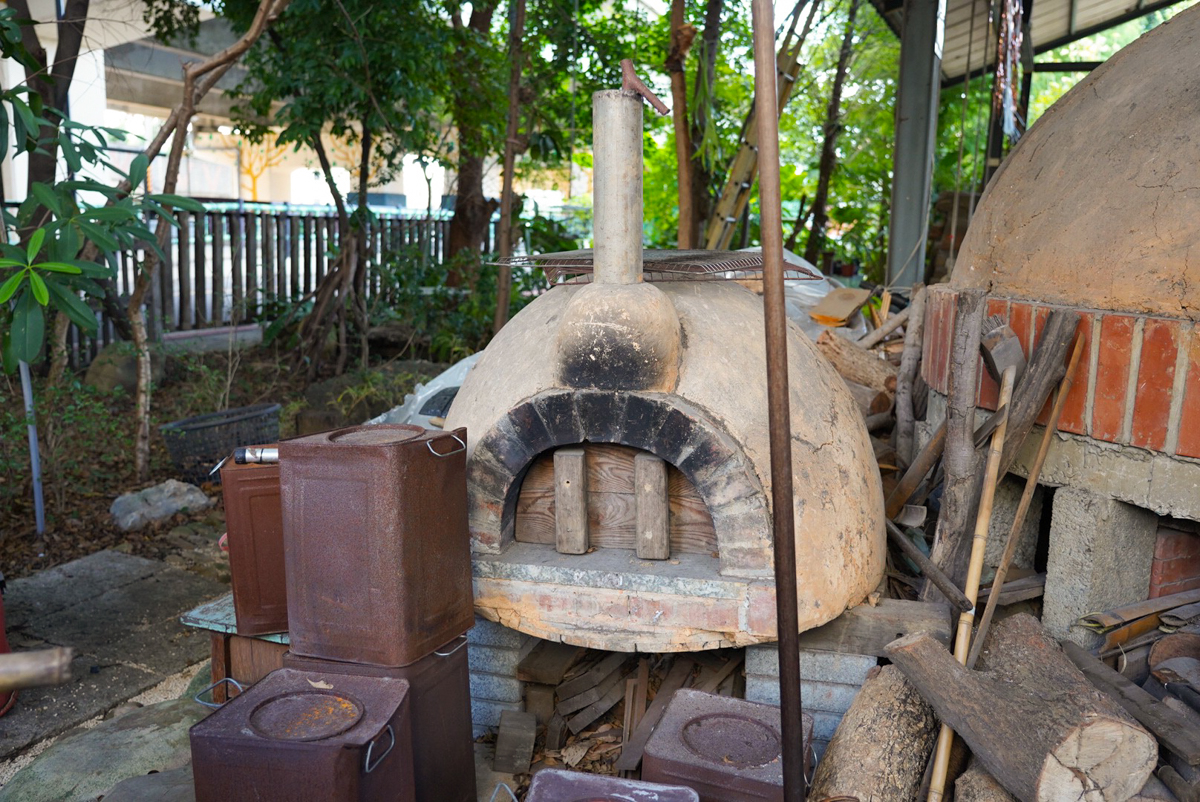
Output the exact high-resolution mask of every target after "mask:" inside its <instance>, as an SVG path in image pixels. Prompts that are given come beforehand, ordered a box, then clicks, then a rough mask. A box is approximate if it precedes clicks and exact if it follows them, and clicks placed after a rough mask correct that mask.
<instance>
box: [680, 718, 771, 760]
mask: <svg viewBox="0 0 1200 802" xmlns="http://www.w3.org/2000/svg"><path fill="white" fill-rule="evenodd" d="M681 735H682V740H683V743H684V745H685V746H687V748H688V749H689V750H691V752H692V754H694V755H696V756H697V757H701V758H704V759H705V760H711V761H714V762H718V763H724V764H727V765H733V766H738V767H740V768H748V767H750V766H763V765H766V764H767V763H770V762H771V761H772V760H775V759H776V758H778V757H779V756H780V753H781V745H780V744H781V741H780V737H779V733H778V732H776V731H775V728H774V727H771V726H769V725H767V724H764V723H763V722H761V721H756V720H755V719H752V718H750V717H749V716H739V715H731V714H728V713H710V714H708V715H705V716H696V717H695V718H693V719H691V720H690V721H688V722H687V723H686V724H684V725H683V730H682V732H681Z"/></svg>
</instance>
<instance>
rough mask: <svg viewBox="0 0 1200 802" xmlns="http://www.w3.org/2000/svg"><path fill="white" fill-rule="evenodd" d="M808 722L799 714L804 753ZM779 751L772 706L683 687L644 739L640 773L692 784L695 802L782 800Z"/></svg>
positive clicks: (777, 725)
mask: <svg viewBox="0 0 1200 802" xmlns="http://www.w3.org/2000/svg"><path fill="white" fill-rule="evenodd" d="M812 726H813V725H812V717H811V716H809V715H808V714H805V715H804V719H803V726H802V730H803V733H804V753H805V755H806V756H808V755H809V754H810V753H809V749H810V747H811V744H812ZM782 754H783V750H782V738H781V735H780V719H779V708H778V707H775V706H774V705H764V704H759V703H757V702H747V701H746V700H745V699H733V698H730V697H727V696H717V695H715V694H711V693H704V692H702V691H695V690H690V689H685V690H680V691H676V692H675V694H674V695H673V696H672V697H671V700H670V701H669V702H667V708H666V710H664V711H663V717H662V720H661V721H660V722H659V724H658V727H657V728H656V729H655V730H654V734H653V735H651V736H650V740H649V741H648V742H647V743H646V751H645V753H644V754H643V756H642V779H644V780H649V781H651V782H658V783H674V784H677V785H686V786H687V787H689V788H694V789H695V790H696V791H697V793H699V794H700V802H752V801H753V802H757V801H758V800H765V801H767V802H783V765H782V762H781V759H782ZM805 762H806V763H809V762H811V759H808V758H806V761H805Z"/></svg>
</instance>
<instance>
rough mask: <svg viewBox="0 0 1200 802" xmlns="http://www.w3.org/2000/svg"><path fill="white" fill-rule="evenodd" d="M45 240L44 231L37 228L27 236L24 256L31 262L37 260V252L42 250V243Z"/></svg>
mask: <svg viewBox="0 0 1200 802" xmlns="http://www.w3.org/2000/svg"><path fill="white" fill-rule="evenodd" d="M45 239H46V229H44V228H39V229H37V230H36V231H34V232H33V233H32V234H30V235H29V247H28V248H26V250H25V255H26V257H27V258H28V259H29V261H30V262H32V261H33V260H34V259H35V258H37V255H38V251H40V250H41V249H42V241H43V240H45Z"/></svg>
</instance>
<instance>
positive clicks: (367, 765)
mask: <svg viewBox="0 0 1200 802" xmlns="http://www.w3.org/2000/svg"><path fill="white" fill-rule="evenodd" d="M387 734H388V736H389V737H390V738H391V739H392V742H391V743H390V744H388V748H387V749H385V750H383V754H382V755H380V756H379V757H378V758H377V759H376V760H375V762H374V763H372V762H371V751H372V750H374V749H375V742H374V741H371V743H369V744H367V757H366V759H365V760H364V761H363V773H364V774H370V773H371V772H373V771H374V770H375V769H377V768H379V764H380V763H382V762H383V759H384V758H385V757H387V756H388V755H390V754H391V753H392V749H393V748H394V747H395V746H396V733H395V732H393V731H392V725H391V724H389V725H387Z"/></svg>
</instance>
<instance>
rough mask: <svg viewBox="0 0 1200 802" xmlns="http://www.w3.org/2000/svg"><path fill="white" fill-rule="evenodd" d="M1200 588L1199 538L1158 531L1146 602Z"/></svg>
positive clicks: (1172, 531) (1161, 528) (1169, 529)
mask: <svg viewBox="0 0 1200 802" xmlns="http://www.w3.org/2000/svg"><path fill="white" fill-rule="evenodd" d="M1196 588H1200V535H1197V534H1195V533H1193V532H1182V531H1180V530H1178V529H1172V528H1170V527H1167V526H1160V527H1159V528H1158V541H1157V542H1156V543H1155V545H1154V562H1153V563H1151V567H1150V598H1151V599H1157V598H1158V597H1159V596H1169V595H1170V594H1172V593H1180V592H1182V591H1185V590H1195V589H1196Z"/></svg>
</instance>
